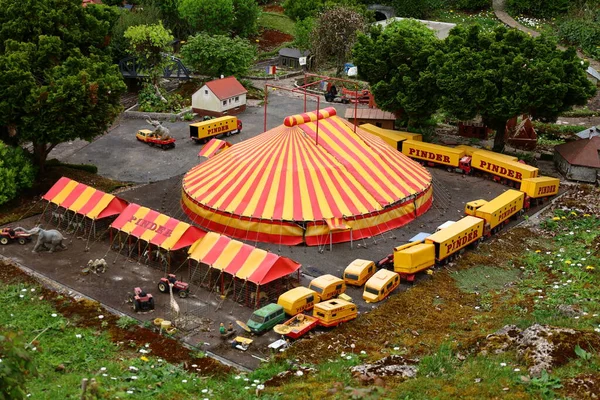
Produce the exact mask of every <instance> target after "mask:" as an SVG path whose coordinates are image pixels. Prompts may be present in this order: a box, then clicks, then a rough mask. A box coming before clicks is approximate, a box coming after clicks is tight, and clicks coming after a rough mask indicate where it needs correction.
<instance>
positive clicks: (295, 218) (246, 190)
mask: <svg viewBox="0 0 600 400" xmlns="http://www.w3.org/2000/svg"><path fill="white" fill-rule="evenodd" d="M431 202H432V186H431V175H430V174H429V172H428V171H427V170H426V169H425V168H424V167H422V166H421V165H419V164H418V163H416V162H414V161H413V160H411V159H409V158H408V157H406V156H404V155H403V154H402V153H400V152H398V151H397V150H396V149H394V148H392V147H390V146H389V145H387V144H386V143H385V142H383V140H381V139H380V138H378V137H376V136H374V135H371V134H370V133H367V132H366V131H363V130H361V129H360V128H356V132H354V126H353V125H352V124H350V123H349V122H348V121H346V120H344V119H342V118H340V117H338V116H337V115H336V111H335V109H334V108H326V109H323V110H320V111H318V113H317V112H311V113H305V114H299V115H294V116H291V117H287V118H286V119H285V121H284V124H283V125H280V126H278V127H276V128H274V129H271V130H269V131H267V132H265V133H263V134H261V135H258V136H256V137H254V138H252V139H248V140H245V141H243V142H241V143H238V144H235V145H233V146H232V147H230V148H229V149H227V151H224V152H221V153H219V154H217V155H215V156H213V157H211V158H210V159H209V160H208V161H206V162H204V163H201V164H199V165H197V166H196V167H194V168H192V169H191V170H190V171H189V172H188V173H187V174H186V175H185V177H184V178H183V191H182V206H183V209H184V211H185V212H186V213H187V214H188V216H189V217H190V218H191V219H192V220H193V221H194V223H196V224H198V225H199V226H201V227H203V228H205V229H207V230H211V231H216V232H220V233H223V234H225V235H228V236H230V237H235V238H239V239H243V240H254V241H261V242H269V243H278V244H287V245H294V244H300V243H306V244H307V245H323V244H326V243H330V242H333V243H339V242H345V241H350V240H352V239H354V240H356V239H361V238H366V237H372V236H375V235H378V234H381V233H383V232H386V231H389V230H391V229H395V228H398V227H400V226H402V225H404V224H406V223H408V222H409V221H412V220H413V219H415V218H416V217H417V216H419V215H421V214H423V213H424V212H425V211H427V210H428V209H429V207H430V206H431Z"/></svg>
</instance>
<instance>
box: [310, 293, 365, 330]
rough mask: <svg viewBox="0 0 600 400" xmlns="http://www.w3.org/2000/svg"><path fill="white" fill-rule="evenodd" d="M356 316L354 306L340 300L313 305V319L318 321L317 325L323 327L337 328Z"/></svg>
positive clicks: (356, 311)
mask: <svg viewBox="0 0 600 400" xmlns="http://www.w3.org/2000/svg"><path fill="white" fill-rule="evenodd" d="M357 316H358V309H357V308H356V304H354V303H351V302H349V301H346V300H342V299H332V300H327V301H324V302H323V303H319V304H315V308H314V310H313V317H315V318H317V319H318V320H319V325H321V326H325V327H332V326H338V325H339V324H341V323H342V322H346V321H350V320H352V319H354V318H356V317H357Z"/></svg>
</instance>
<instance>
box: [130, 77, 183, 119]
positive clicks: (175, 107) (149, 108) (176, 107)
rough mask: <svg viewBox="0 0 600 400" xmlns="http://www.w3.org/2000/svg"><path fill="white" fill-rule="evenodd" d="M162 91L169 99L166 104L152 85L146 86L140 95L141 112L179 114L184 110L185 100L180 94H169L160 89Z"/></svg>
mask: <svg viewBox="0 0 600 400" xmlns="http://www.w3.org/2000/svg"><path fill="white" fill-rule="evenodd" d="M160 91H161V94H162V95H163V96H164V97H165V98H166V99H167V102H166V103H165V102H164V101H162V100H161V99H160V97H158V95H157V94H156V89H155V88H154V86H153V85H152V84H149V83H148V84H145V85H144V87H143V88H142V90H140V92H139V94H138V103H139V110H140V111H142V112H160V113H170V112H174V113H178V112H180V111H181V110H182V109H183V107H184V106H185V100H184V98H183V97H182V96H181V95H180V94H177V93H174V94H167V93H166V92H165V90H164V89H160Z"/></svg>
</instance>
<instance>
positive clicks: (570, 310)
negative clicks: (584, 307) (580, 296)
mask: <svg viewBox="0 0 600 400" xmlns="http://www.w3.org/2000/svg"><path fill="white" fill-rule="evenodd" d="M558 312H559V313H561V314H562V315H564V316H565V317H571V318H572V317H579V316H581V315H583V313H582V312H581V310H579V309H577V308H575V307H573V306H572V305H570V304H561V305H559V306H558Z"/></svg>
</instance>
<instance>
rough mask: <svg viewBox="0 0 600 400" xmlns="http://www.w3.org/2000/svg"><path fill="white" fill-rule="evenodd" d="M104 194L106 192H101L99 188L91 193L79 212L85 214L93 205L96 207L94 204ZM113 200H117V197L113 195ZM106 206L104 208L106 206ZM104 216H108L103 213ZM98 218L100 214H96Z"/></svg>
mask: <svg viewBox="0 0 600 400" xmlns="http://www.w3.org/2000/svg"><path fill="white" fill-rule="evenodd" d="M105 194H106V193H104V192H101V191H99V190H96V191H95V192H94V193H92V195H91V196H90V199H89V200H88V201H87V203H85V204H84V205H83V207H81V209H80V210H79V214H83V215H87V213H89V212H90V211H92V210H93V209H94V207H96V204H98V202H99V201H100V199H102V198H103V197H104V195H105ZM114 200H117V198H116V197H115V198H114V199H113V201H114ZM111 203H112V201H111ZM108 206H110V203H109V204H108ZM108 206H107V207H106V208H108ZM123 208H125V207H123ZM105 210H106V209H105ZM120 211H123V210H122V209H121V210H120ZM103 212H104V211H103ZM115 214H118V213H115ZM110 215H113V214H110ZM105 217H108V215H105ZM100 218H102V217H101V216H100V215H98V219H100Z"/></svg>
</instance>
